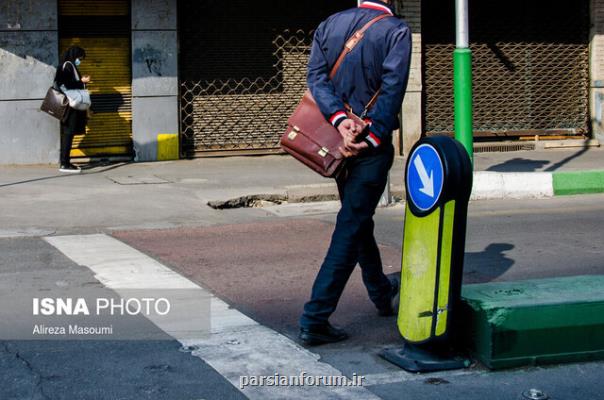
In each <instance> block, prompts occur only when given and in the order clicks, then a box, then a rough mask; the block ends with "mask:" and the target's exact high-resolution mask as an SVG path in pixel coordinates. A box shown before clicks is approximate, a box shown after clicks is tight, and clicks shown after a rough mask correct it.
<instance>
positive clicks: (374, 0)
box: [359, 0, 394, 15]
mask: <svg viewBox="0 0 604 400" xmlns="http://www.w3.org/2000/svg"><path fill="white" fill-rule="evenodd" d="M359 7H360V8H369V9H372V10H378V11H383V12H385V13H388V14H390V15H394V13H393V11H392V7H391V6H390V5H388V4H386V3H385V2H383V1H380V0H371V1H364V2H363V3H362V4H361V5H360V6H359Z"/></svg>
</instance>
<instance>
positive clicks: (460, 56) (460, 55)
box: [453, 49, 474, 160]
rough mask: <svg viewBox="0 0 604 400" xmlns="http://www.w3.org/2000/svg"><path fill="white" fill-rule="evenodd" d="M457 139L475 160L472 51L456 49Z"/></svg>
mask: <svg viewBox="0 0 604 400" xmlns="http://www.w3.org/2000/svg"><path fill="white" fill-rule="evenodd" d="M453 71H454V98H455V139H457V140H459V141H460V142H461V144H463V146H464V147H465V148H466V150H467V151H468V154H469V155H470V159H471V160H473V158H474V157H473V154H474V147H473V145H474V137H473V133H472V51H471V50H470V49H455V52H454V54H453Z"/></svg>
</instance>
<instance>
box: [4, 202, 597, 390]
mask: <svg viewBox="0 0 604 400" xmlns="http://www.w3.org/2000/svg"><path fill="white" fill-rule="evenodd" d="M321 207H322V206H320V205H317V206H316V207H315V211H314V212H313V213H312V214H313V215H308V213H306V212H304V206H300V212H299V213H296V212H295V210H294V212H290V215H291V216H290V217H277V216H275V213H273V212H267V211H266V210H263V209H248V210H236V211H222V212H221V213H222V214H221V216H220V220H221V221H229V222H230V223H228V224H227V223H223V224H217V225H213V226H199V227H190V226H188V227H181V228H174V229H163V230H160V229H150V230H129V231H117V232H113V235H114V236H115V237H116V238H118V239H120V240H122V241H124V242H126V243H127V244H129V245H131V246H132V247H134V248H136V249H138V250H141V251H143V252H144V253H146V254H149V255H151V256H152V257H153V258H155V259H157V260H159V261H160V262H162V263H164V264H165V265H167V266H169V267H171V268H172V269H174V270H175V271H177V272H179V273H180V274H182V275H184V276H186V277H188V278H190V279H192V280H193V281H195V282H197V283H198V284H200V285H201V286H203V287H205V288H208V289H210V290H211V291H212V292H213V293H215V294H216V295H217V296H218V297H220V298H222V299H223V300H225V301H226V302H227V303H229V304H230V305H231V306H232V307H235V308H236V309H238V310H240V311H242V312H243V313H244V314H246V315H248V316H251V317H252V318H254V319H255V320H257V321H259V322H260V323H262V324H263V325H266V326H268V327H270V328H272V329H275V330H276V331H278V332H281V333H283V334H285V335H286V336H288V337H290V338H292V339H294V340H295V336H296V332H297V318H298V316H299V313H300V310H301V307H302V305H303V303H304V302H305V301H306V300H307V297H308V294H309V291H310V286H311V285H312V280H313V278H314V275H315V273H316V271H317V269H318V267H319V264H320V262H321V260H322V257H323V255H324V252H325V249H326V247H327V244H328V241H329V237H330V234H331V230H332V228H333V225H332V224H333V221H334V214H333V212H331V213H326V214H322V213H321V212H320V210H321ZM294 208H295V207H294ZM332 209H333V207H332ZM402 213H403V208H402V207H401V206H396V207H391V208H386V209H381V210H379V211H378V213H377V215H376V226H377V228H376V236H377V239H378V242H379V243H380V245H381V249H382V255H383V260H384V265H385V268H386V271H387V272H388V273H397V272H398V271H399V270H400V247H401V237H402ZM603 224H604V195H593V196H577V197H564V198H554V199H549V200H533V201H527V200H523V201H514V200H506V201H483V202H474V203H472V204H471V205H470V214H469V219H468V238H467V246H466V264H465V274H464V281H465V283H474V282H486V281H504V280H517V279H527V278H538V277H550V276H564V275H578V274H604V262H603V261H602V260H604V247H603V246H602V245H601V243H602V241H601V232H602V228H601V227H602V226H603ZM88 229H89V230H90V232H96V231H97V230H99V228H97V227H90V228H88ZM0 278H1V279H0V282H2V283H3V286H1V287H3V288H4V289H3V290H8V288H10V287H11V285H12V286H13V287H15V286H19V285H22V286H23V287H25V288H27V289H28V290H43V289H44V287H45V286H49V285H51V286H52V285H59V284H60V285H62V286H65V285H67V286H70V285H71V286H74V287H86V286H91V287H97V286H100V283H99V282H98V281H97V280H96V279H95V277H94V275H93V274H92V273H91V272H90V271H89V270H88V269H86V268H84V267H82V266H79V265H77V264H75V263H73V262H72V261H71V260H69V259H68V258H66V257H65V256H63V255H62V254H61V253H60V252H58V251H57V250H56V249H54V248H52V247H51V246H49V245H48V244H47V243H46V242H44V241H43V240H41V239H40V238H36V237H30V238H9V239H0ZM333 319H334V322H335V323H337V324H339V325H341V326H343V327H344V328H346V329H347V330H348V331H350V333H351V334H352V337H351V339H350V340H349V341H347V342H344V343H339V344H335V345H330V346H321V347H316V348H312V349H310V350H311V351H313V352H315V353H317V354H318V355H319V356H320V357H321V359H322V360H323V361H325V362H327V363H329V364H331V365H333V366H334V367H336V368H337V369H339V370H340V371H342V372H343V373H345V374H347V375H351V374H353V373H357V374H363V375H366V376H368V377H369V385H368V388H369V390H370V391H371V392H373V393H375V394H377V395H378V396H380V397H382V398H384V399H401V398H402V399H424V398H425V399H428V398H441V399H462V398H463V399H484V398H492V399H516V398H520V397H519V396H520V394H521V392H522V391H524V390H528V389H530V388H532V387H537V388H539V389H542V390H544V391H545V392H547V393H548V394H549V395H550V396H551V398H552V399H596V400H597V399H602V398H604V397H603V396H602V395H601V394H600V390H599V380H600V379H601V377H602V376H603V374H604V363H602V362H594V363H586V364H569V365H561V366H553V367H548V368H523V369H518V370H512V371H505V372H495V373H491V372H488V371H486V370H484V369H483V368H481V367H480V366H475V367H473V368H472V369H470V370H469V371H466V372H464V373H463V374H461V375H460V374H456V373H445V374H437V375H432V376H416V375H412V374H406V373H402V372H401V371H400V370H398V369H397V368H396V367H394V366H392V365H390V364H388V363H386V362H384V361H383V360H381V359H380V358H379V357H378V356H377V352H378V351H379V350H380V349H381V348H383V347H386V346H392V345H400V339H399V336H398V333H397V332H396V329H395V327H394V318H379V317H377V316H376V315H375V312H374V310H373V307H372V305H371V304H370V302H369V301H368V300H367V296H366V293H365V291H364V288H363V287H362V283H361V281H360V277H359V274H358V271H357V272H356V273H355V274H354V275H353V277H352V279H351V282H350V284H349V286H348V287H347V290H346V292H345V294H344V297H343V298H342V301H341V304H340V307H339V308H338V310H337V312H336V314H335V315H334V317H333ZM140 323H141V324H145V323H147V321H144V320H143V321H140ZM149 329H153V328H152V327H151V328H149ZM179 349H180V345H179V344H178V343H177V342H176V341H171V340H160V341H153V342H152V341H138V342H128V341H121V342H110V341H77V342H60V341H50V342H33V341H30V342H28V341H12V340H11V341H7V340H4V341H0V399H11V400H12V399H15V400H20V399H133V400H134V399H192V400H193V399H202V398H203V399H230V398H244V396H243V395H242V394H241V393H240V392H239V391H238V390H237V389H236V388H235V387H234V386H232V385H231V384H230V383H229V382H228V381H227V380H226V379H225V378H224V377H223V376H221V375H220V374H219V373H218V372H217V371H216V370H214V369H213V368H211V367H210V366H209V365H208V364H207V363H205V362H204V361H203V360H201V359H199V358H198V357H192V356H191V355H190V354H188V353H186V352H182V351H179ZM436 378H438V379H436Z"/></svg>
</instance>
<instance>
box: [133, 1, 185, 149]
mask: <svg viewBox="0 0 604 400" xmlns="http://www.w3.org/2000/svg"><path fill="white" fill-rule="evenodd" d="M176 26H177V24H176V0H132V120H133V123H132V124H133V125H132V137H133V141H134V151H135V157H136V158H135V160H136V161H154V160H157V149H158V135H159V134H175V135H177V134H178V130H179V129H178V126H179V118H178V39H177V30H176V29H177V28H176Z"/></svg>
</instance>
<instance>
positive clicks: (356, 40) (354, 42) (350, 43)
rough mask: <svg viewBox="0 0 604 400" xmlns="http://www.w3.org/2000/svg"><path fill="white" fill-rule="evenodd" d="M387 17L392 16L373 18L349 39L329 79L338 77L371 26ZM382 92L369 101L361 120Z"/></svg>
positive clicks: (384, 15)
mask: <svg viewBox="0 0 604 400" xmlns="http://www.w3.org/2000/svg"><path fill="white" fill-rule="evenodd" d="M387 17H390V14H381V15H378V16H377V17H375V18H373V19H372V20H371V21H369V22H367V23H366V24H365V25H363V27H362V28H361V29H359V30H358V31H356V32H355V33H354V34H353V35H352V36H351V37H350V39H348V40H347V41H346V43H345V44H344V48H343V49H342V52H341V53H340V56H339V57H338V59H337V61H336V63H335V64H334V66H333V68H332V69H331V72H330V73H329V79H333V77H334V76H336V73H337V72H338V69H340V65H342V62H343V61H344V58H345V57H346V56H347V55H348V53H350V52H351V51H352V49H354V48H355V47H356V45H357V44H359V42H360V41H361V40H362V39H363V36H365V32H366V31H367V29H369V28H370V27H371V25H373V24H375V23H376V22H378V21H380V20H382V19H384V18H387ZM380 90H381V88H380V89H378V90H377V92H375V94H374V95H373V97H372V98H371V100H369V103H367V106H365V110H364V111H363V114H362V115H361V118H365V115H366V114H367V111H369V109H370V108H371V107H373V105H374V104H375V102H376V101H377V98H378V96H379V94H380Z"/></svg>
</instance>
